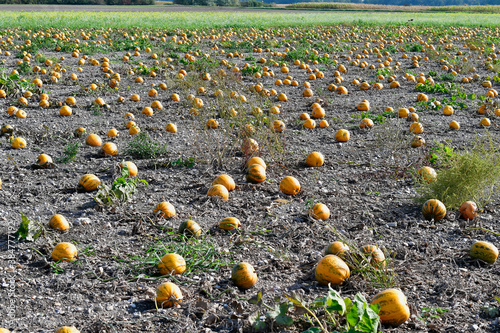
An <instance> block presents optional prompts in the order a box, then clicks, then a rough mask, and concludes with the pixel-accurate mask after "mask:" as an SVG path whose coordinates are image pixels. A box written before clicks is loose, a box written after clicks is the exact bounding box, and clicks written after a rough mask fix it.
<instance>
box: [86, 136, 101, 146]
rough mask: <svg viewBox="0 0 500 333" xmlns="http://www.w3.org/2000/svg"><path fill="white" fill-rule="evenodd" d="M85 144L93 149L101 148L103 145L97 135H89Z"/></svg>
mask: <svg viewBox="0 0 500 333" xmlns="http://www.w3.org/2000/svg"><path fill="white" fill-rule="evenodd" d="M85 143H86V144H88V145H89V146H92V147H100V146H101V145H102V139H101V138H100V137H99V135H97V134H89V135H87V138H86V139H85Z"/></svg>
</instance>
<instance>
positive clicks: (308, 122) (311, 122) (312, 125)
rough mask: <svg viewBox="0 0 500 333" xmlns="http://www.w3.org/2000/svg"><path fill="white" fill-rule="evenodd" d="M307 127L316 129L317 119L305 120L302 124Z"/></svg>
mask: <svg viewBox="0 0 500 333" xmlns="http://www.w3.org/2000/svg"><path fill="white" fill-rule="evenodd" d="M302 125H303V126H304V127H305V128H308V129H314V128H316V121H314V119H307V120H306V121H304V124H302Z"/></svg>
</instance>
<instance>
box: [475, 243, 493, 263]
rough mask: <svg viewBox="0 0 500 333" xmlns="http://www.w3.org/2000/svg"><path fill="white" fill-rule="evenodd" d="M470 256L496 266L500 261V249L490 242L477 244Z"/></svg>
mask: <svg viewBox="0 0 500 333" xmlns="http://www.w3.org/2000/svg"><path fill="white" fill-rule="evenodd" d="M470 256H471V257H472V258H474V259H481V260H483V261H486V262H487V263H490V264H494V263H495V261H497V259H498V248H497V247H496V246H495V245H493V244H491V243H489V242H483V241H479V242H475V243H474V244H473V245H472V247H471V249H470Z"/></svg>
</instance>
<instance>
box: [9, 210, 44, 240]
mask: <svg viewBox="0 0 500 333" xmlns="http://www.w3.org/2000/svg"><path fill="white" fill-rule="evenodd" d="M20 214H21V219H22V221H21V223H20V224H19V229H17V231H16V233H15V235H16V238H17V240H25V241H27V242H32V241H34V240H36V239H37V238H38V237H40V235H41V234H42V231H43V230H42V227H40V226H38V225H36V223H34V222H32V221H30V219H28V217H27V216H26V215H24V214H23V213H20Z"/></svg>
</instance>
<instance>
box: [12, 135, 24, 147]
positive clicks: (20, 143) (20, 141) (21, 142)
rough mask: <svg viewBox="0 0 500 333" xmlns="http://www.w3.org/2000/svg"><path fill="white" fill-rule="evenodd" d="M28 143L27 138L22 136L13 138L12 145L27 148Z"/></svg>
mask: <svg viewBox="0 0 500 333" xmlns="http://www.w3.org/2000/svg"><path fill="white" fill-rule="evenodd" d="M26 145H27V143H26V140H25V139H24V138H21V137H17V138H15V139H13V140H12V142H11V146H12V148H14V149H22V148H26Z"/></svg>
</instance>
